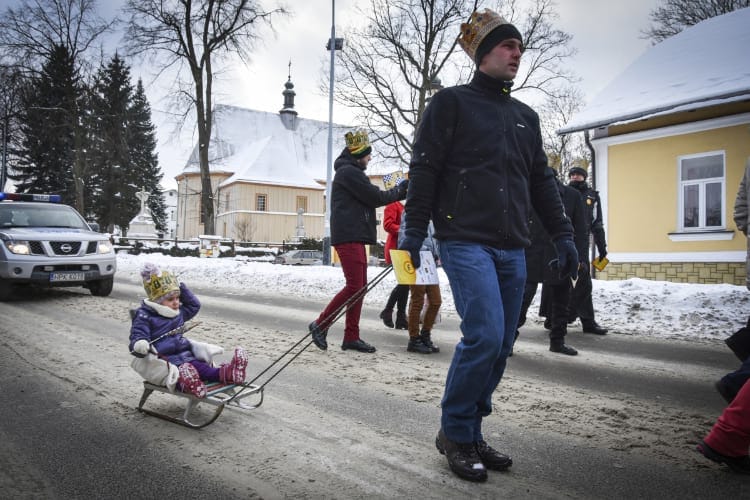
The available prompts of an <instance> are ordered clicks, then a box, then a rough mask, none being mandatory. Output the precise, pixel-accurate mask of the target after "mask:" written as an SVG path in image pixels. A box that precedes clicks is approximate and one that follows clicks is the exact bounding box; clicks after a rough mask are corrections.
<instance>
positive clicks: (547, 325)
mask: <svg viewBox="0 0 750 500" xmlns="http://www.w3.org/2000/svg"><path fill="white" fill-rule="evenodd" d="M544 329H545V330H552V320H551V319H550V318H546V319H545V320H544Z"/></svg>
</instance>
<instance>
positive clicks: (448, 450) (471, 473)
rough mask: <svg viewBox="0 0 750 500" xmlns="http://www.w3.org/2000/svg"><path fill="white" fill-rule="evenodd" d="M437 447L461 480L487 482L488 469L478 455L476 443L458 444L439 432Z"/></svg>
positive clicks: (436, 441) (436, 439)
mask: <svg viewBox="0 0 750 500" xmlns="http://www.w3.org/2000/svg"><path fill="white" fill-rule="evenodd" d="M435 447H436V448H437V449H438V451H439V452H440V454H441V455H445V457H446V458H447V459H448V466H449V467H450V468H451V470H452V471H453V472H454V473H455V474H456V475H457V476H458V477H460V478H462V479H466V480H468V481H475V482H483V481H486V480H487V469H486V468H485V466H484V464H483V463H482V459H481V458H480V456H479V453H477V449H476V447H475V445H474V443H456V442H455V441H451V440H450V439H448V438H447V437H445V434H444V433H443V429H440V432H438V435H437V438H435Z"/></svg>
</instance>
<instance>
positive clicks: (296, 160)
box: [175, 81, 385, 244]
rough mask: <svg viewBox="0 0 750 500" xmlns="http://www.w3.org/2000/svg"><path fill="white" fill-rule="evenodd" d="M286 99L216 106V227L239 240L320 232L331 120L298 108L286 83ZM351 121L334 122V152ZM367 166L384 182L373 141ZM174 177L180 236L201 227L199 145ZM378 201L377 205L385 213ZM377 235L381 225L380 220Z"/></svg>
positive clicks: (289, 238)
mask: <svg viewBox="0 0 750 500" xmlns="http://www.w3.org/2000/svg"><path fill="white" fill-rule="evenodd" d="M285 86H286V90H285V91H284V92H283V94H284V98H285V100H284V107H283V108H282V109H281V111H279V113H269V112H264V111H256V110H251V109H245V108H239V107H235V106H225V105H219V106H217V107H216V108H215V109H214V114H213V129H212V130H213V132H212V138H211V144H210V146H209V162H210V172H211V186H212V189H213V190H214V200H215V203H216V206H215V207H214V208H215V213H216V224H215V228H216V230H215V232H216V233H217V235H219V236H222V237H225V238H232V239H235V240H239V241H253V242H263V243H269V244H280V243H282V242H286V243H289V242H295V241H298V240H299V239H301V238H316V239H322V238H323V237H324V235H325V191H326V163H327V156H328V122H323V121H318V120H309V119H305V118H300V117H299V116H297V112H296V111H295V110H294V94H295V93H294V91H293V90H292V88H293V87H294V85H292V83H291V81H288V82H287V83H286V85H285ZM351 128H352V127H346V126H343V125H336V124H334V126H333V150H332V155H333V159H334V160H335V159H336V157H337V156H338V155H339V153H340V152H341V150H342V149H343V147H344V134H345V133H346V132H347V131H349V130H351ZM373 146H374V148H375V150H376V151H375V153H374V155H373V157H374V160H373V162H372V163H371V167H368V174H370V173H372V176H371V179H372V181H373V183H375V184H376V185H380V186H382V181H381V178H382V174H378V173H377V172H378V168H379V167H378V158H377V157H378V154H377V146H376V145H375V144H373ZM175 179H176V180H177V186H178V188H177V192H178V194H177V198H178V207H177V230H176V237H177V238H178V239H192V238H196V237H197V236H198V235H200V234H203V233H204V230H203V227H204V224H203V221H202V220H201V210H200V203H201V201H200V193H201V179H200V168H199V164H198V156H197V146H196V147H195V148H194V150H193V154H192V156H191V158H190V159H189V160H188V162H187V164H186V166H185V167H184V169H183V171H182V172H181V173H180V174H179V175H178V176H177V177H176V178H175ZM382 212H383V209H382V208H380V209H379V210H378V213H379V214H381V219H382ZM378 231H379V235H378V237H379V239H383V240H384V239H385V232H384V231H383V230H382V227H379V229H378Z"/></svg>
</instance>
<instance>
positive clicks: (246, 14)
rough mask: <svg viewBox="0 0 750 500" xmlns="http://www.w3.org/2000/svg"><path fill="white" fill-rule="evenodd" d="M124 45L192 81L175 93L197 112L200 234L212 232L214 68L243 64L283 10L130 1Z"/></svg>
mask: <svg viewBox="0 0 750 500" xmlns="http://www.w3.org/2000/svg"><path fill="white" fill-rule="evenodd" d="M125 12H126V14H128V15H129V16H130V17H129V20H128V27H127V34H126V36H127V38H126V44H127V47H128V50H129V54H130V55H146V54H150V55H162V56H164V57H162V58H161V59H159V60H158V61H157V62H158V63H160V64H161V67H162V69H166V68H170V67H177V68H178V70H179V69H183V68H184V67H187V69H188V71H189V73H190V80H189V81H186V80H183V79H181V77H180V76H178V79H177V81H176V85H177V93H178V94H179V95H180V96H181V97H183V98H184V99H185V100H186V101H187V102H188V103H189V105H190V106H189V107H188V109H187V110H186V113H187V112H189V110H190V109H191V108H194V109H195V112H196V118H197V120H196V123H197V129H198V158H199V164H200V173H201V210H202V216H203V221H204V231H205V232H206V233H207V234H213V233H214V232H215V224H216V221H215V219H214V214H215V212H216V206H215V200H214V194H213V189H212V187H211V177H210V171H209V163H208V149H209V144H210V142H211V127H212V119H213V80H214V76H215V75H216V71H217V69H216V68H215V67H214V63H218V62H220V61H221V60H222V59H225V58H226V57H227V56H229V55H230V54H236V55H238V56H239V57H240V58H241V59H242V60H247V59H248V58H249V56H250V49H251V48H252V46H253V45H254V42H255V41H257V39H258V33H257V29H258V27H259V25H260V24H261V23H265V24H266V25H268V26H269V27H270V26H272V25H271V20H272V17H273V16H276V15H283V14H287V11H286V10H285V9H284V8H282V7H277V8H275V9H270V10H266V9H264V8H263V7H262V6H261V5H260V2H258V1H255V0H201V1H197V2H193V1H191V0H128V1H127V6H126V8H125Z"/></svg>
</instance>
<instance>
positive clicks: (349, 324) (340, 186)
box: [308, 130, 409, 353]
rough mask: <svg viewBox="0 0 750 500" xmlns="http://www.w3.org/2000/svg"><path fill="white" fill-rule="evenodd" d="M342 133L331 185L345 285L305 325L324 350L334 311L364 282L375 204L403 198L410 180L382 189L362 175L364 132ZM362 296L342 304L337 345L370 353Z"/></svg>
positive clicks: (367, 153)
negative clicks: (343, 144) (342, 322)
mask: <svg viewBox="0 0 750 500" xmlns="http://www.w3.org/2000/svg"><path fill="white" fill-rule="evenodd" d="M345 137H346V147H345V148H344V150H343V151H342V152H341V154H340V155H339V157H338V158H336V161H335V162H334V163H333V169H334V170H335V172H336V173H335V175H334V177H333V185H332V186H331V245H332V246H333V247H334V248H335V249H336V253H337V254H338V256H339V259H340V260H341V269H342V270H343V271H344V278H345V279H346V285H344V288H342V289H341V291H340V292H339V293H337V294H336V296H335V297H333V299H332V300H331V302H330V303H329V304H328V305H327V306H326V308H325V309H324V310H323V312H321V313H320V315H319V316H318V319H316V320H315V321H313V322H312V323H310V325H309V327H308V328H309V330H310V334H311V335H312V339H313V342H314V343H315V345H316V346H317V347H318V348H319V349H322V350H326V349H328V341H327V340H326V337H327V335H328V328H329V326H330V325H331V322H332V321H333V320H334V319H335V317H336V311H338V310H339V309H340V308H341V306H343V305H344V304H345V303H346V302H347V301H348V300H349V299H350V298H352V297H353V296H354V295H355V294H356V293H357V292H359V291H360V290H361V289H362V288H363V287H364V286H365V285H366V284H367V254H366V252H365V245H374V244H375V243H377V228H376V222H377V220H376V217H375V208H377V207H382V206H383V205H387V204H389V203H392V202H394V201H398V200H403V199H404V198H405V197H406V190H407V187H408V185H409V181H408V180H405V181H403V182H401V183H400V184H399V185H397V186H396V187H394V188H392V189H390V190H388V191H381V190H380V189H379V188H378V187H377V186H375V185H374V184H373V183H372V182H370V179H369V178H368V177H367V175H365V169H367V164H368V163H370V159H371V158H372V156H371V153H372V148H371V147H370V141H369V138H368V137H367V132H365V131H364V130H360V131H357V132H348V133H347V134H346V136H345ZM363 298H364V296H362V297H360V298H359V299H358V300H356V301H355V302H353V303H351V304H349V306H348V307H347V309H346V326H345V327H344V340H343V342H342V344H341V349H343V350H347V349H351V350H354V351H359V352H368V353H372V352H375V351H376V349H375V347H373V346H372V345H370V344H368V343H367V342H365V341H364V340H362V339H361V338H360V335H359V317H360V314H361V312H362V299H363Z"/></svg>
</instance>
